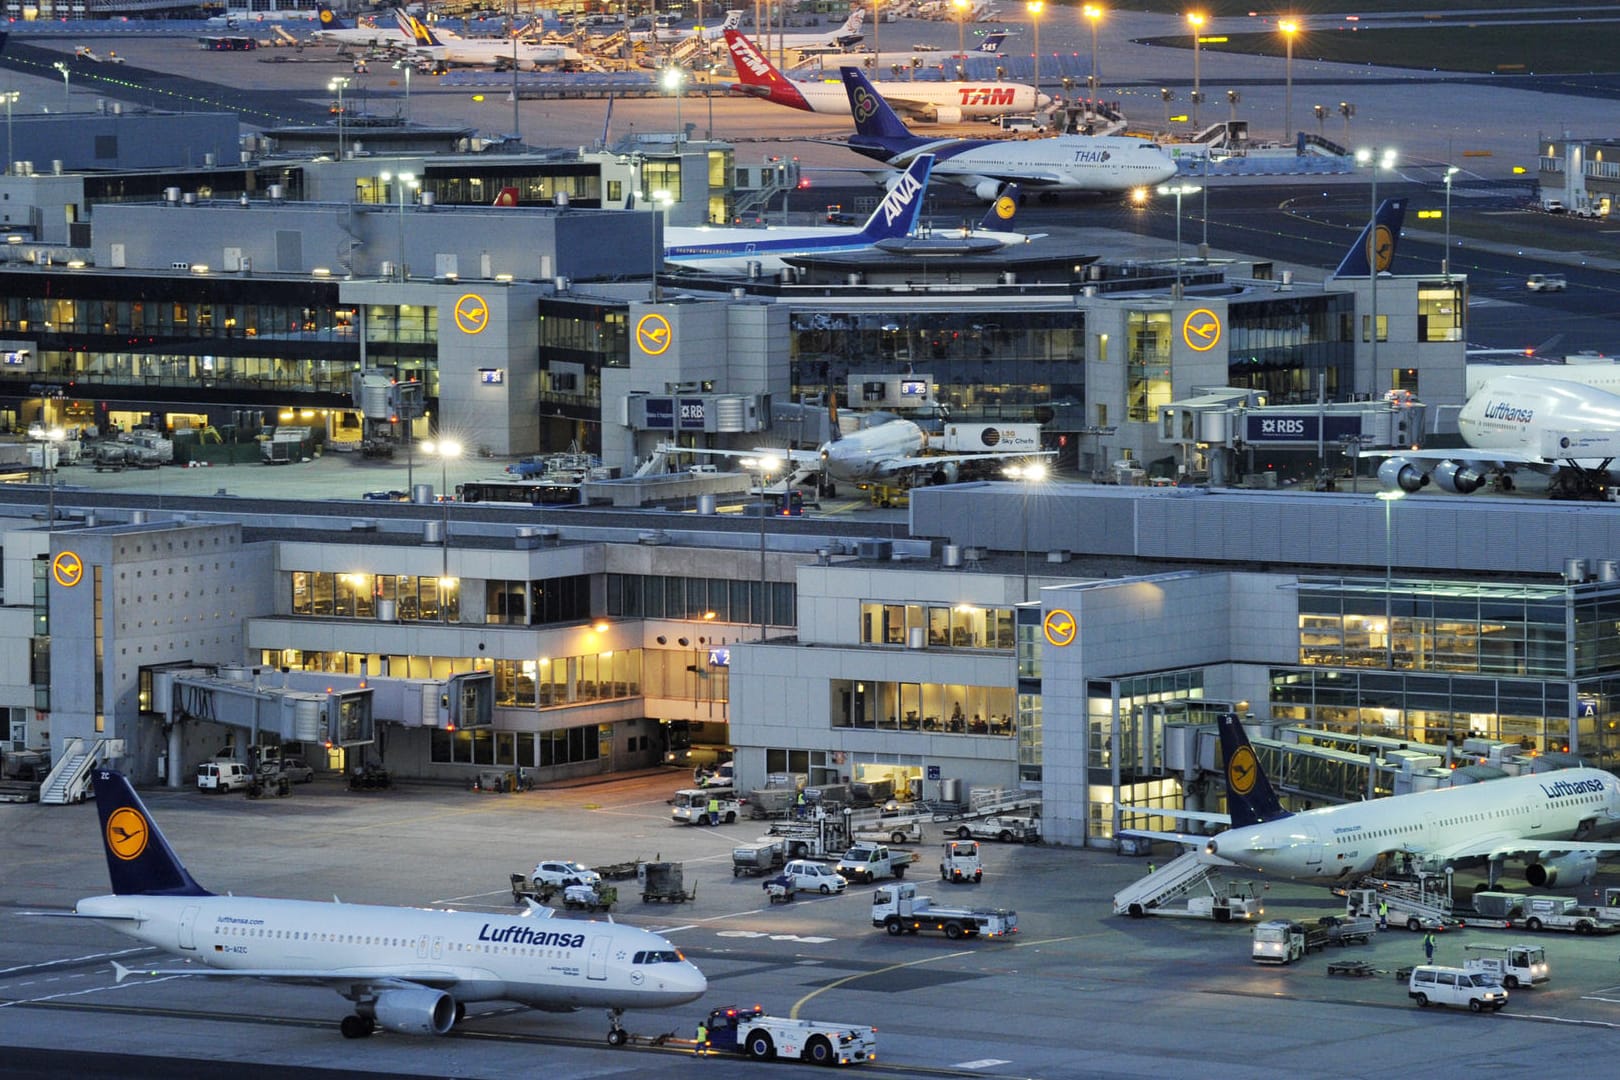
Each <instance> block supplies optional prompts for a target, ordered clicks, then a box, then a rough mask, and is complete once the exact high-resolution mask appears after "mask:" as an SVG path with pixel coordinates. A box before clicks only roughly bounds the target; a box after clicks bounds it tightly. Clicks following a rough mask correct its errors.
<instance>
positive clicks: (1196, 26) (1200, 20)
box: [1187, 11, 1208, 131]
mask: <svg viewBox="0 0 1620 1080" xmlns="http://www.w3.org/2000/svg"><path fill="white" fill-rule="evenodd" d="M1207 21H1208V20H1207V19H1206V18H1205V17H1204V14H1203V12H1201V11H1194V12H1191V13H1189V14H1188V15H1187V22H1188V24H1189V25H1190V26H1192V39H1193V88H1192V107H1193V113H1192V116H1193V121H1192V122H1193V130H1194V131H1197V130H1198V103H1199V102H1201V101H1203V100H1204V92H1203V90H1201V89H1199V87H1200V86H1201V85H1202V83H1201V80H1200V78H1199V71H1198V67H1199V64H1198V61H1199V57H1200V56H1201V55H1202V53H1201V51H1200V50H1199V48H1198V39H1199V38H1200V37H1202V36H1203V34H1202V33H1201V31H1202V30H1203V29H1204V23H1206V22H1207Z"/></svg>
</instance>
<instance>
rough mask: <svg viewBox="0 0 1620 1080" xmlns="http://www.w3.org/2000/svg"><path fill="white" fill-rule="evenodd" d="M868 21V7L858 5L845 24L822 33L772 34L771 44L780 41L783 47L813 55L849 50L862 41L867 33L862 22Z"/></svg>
mask: <svg viewBox="0 0 1620 1080" xmlns="http://www.w3.org/2000/svg"><path fill="white" fill-rule="evenodd" d="M865 21H866V9H865V8H864V7H858V8H856V9H855V10H854V11H851V12H850V13H849V18H847V19H845V20H844V25H842V26H840V27H839V28H838V29H836V30H831V31H828V32H826V33H821V34H776V33H773V34H771V44H772V45H773V46H774V45H775V44H776V43H777V42H778V41H780V42H781V45H782V48H784V49H792V50H793V51H794V52H797V53H800V54H803V55H806V56H813V55H815V54H817V53H841V52H848V51H849V50H850V49H853V48H854V47H855V46H857V45H859V44H860V43H861V42H862V41H864V40H866V35H865V34H863V33H861V23H863V22H865Z"/></svg>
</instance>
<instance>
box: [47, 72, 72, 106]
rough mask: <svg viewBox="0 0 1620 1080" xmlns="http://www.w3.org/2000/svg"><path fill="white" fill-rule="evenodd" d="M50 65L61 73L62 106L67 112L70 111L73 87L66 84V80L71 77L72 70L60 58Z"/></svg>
mask: <svg viewBox="0 0 1620 1080" xmlns="http://www.w3.org/2000/svg"><path fill="white" fill-rule="evenodd" d="M51 67H53V68H55V69H56V70H57V71H60V72H61V73H62V108H63V109H64V110H65V111H67V112H72V111H73V88H72V87H71V86H69V85H68V80H69V79H70V78H71V77H72V75H73V70H72V69H71V68H69V67H68V66H67V65H66V64H64V63H62V62H61V61H60V60H58V61H57V62H56V63H54V64H52V65H51Z"/></svg>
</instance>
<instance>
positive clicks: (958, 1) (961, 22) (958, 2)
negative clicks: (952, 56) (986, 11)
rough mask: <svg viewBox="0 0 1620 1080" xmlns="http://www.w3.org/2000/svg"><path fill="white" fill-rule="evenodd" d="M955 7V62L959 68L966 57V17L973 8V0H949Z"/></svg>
mask: <svg viewBox="0 0 1620 1080" xmlns="http://www.w3.org/2000/svg"><path fill="white" fill-rule="evenodd" d="M951 6H952V7H953V8H955V9H956V63H957V66H958V67H959V68H960V67H961V65H962V62H963V61H964V60H965V59H966V58H967V17H968V12H969V11H972V10H973V0H951Z"/></svg>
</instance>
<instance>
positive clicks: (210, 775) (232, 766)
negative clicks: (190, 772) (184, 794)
mask: <svg viewBox="0 0 1620 1080" xmlns="http://www.w3.org/2000/svg"><path fill="white" fill-rule="evenodd" d="M252 782H253V774H252V773H251V772H249V771H248V767H247V766H246V765H244V764H242V763H241V762H240V761H205V762H203V763H202V764H201V765H199V766H197V790H199V791H219V792H225V791H245V790H247V786H248V785H249V784H251V783H252Z"/></svg>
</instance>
